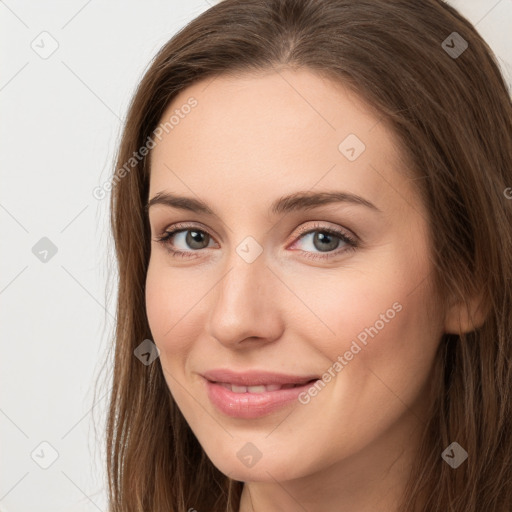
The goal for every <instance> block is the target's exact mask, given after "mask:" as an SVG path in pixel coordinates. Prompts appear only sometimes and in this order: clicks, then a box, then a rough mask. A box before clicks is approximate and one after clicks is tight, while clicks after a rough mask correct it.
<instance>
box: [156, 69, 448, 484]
mask: <svg viewBox="0 0 512 512" xmlns="http://www.w3.org/2000/svg"><path fill="white" fill-rule="evenodd" d="M191 97H193V98H194V100H195V101H194V100H189V98H191ZM186 105H194V106H193V107H190V108H189V107H187V106H186ZM176 110H177V112H176ZM173 115H174V116H175V117H174V118H173V120H172V121H171V122H170V124H168V125H167V129H166V130H163V136H162V137H161V141H158V140H157V144H156V147H155V148H154V149H153V150H152V155H151V183H150V192H149V199H150V200H151V199H154V198H158V199H157V200H155V201H152V204H151V206H150V208H149V219H150V224H151V237H152V243H151V259H150V263H149V268H148V273H147V283H146V301H147V314H148V319H149V324H150V328H151V332H152V335H153V339H154V342H155V344H156V345H157V347H158V348H159V350H160V359H161V364H162V367H163V371H164V376H165V379H166V382H167V384H168V386H169V389H170V392H171V393H172V396H173V397H174V399H175V401H176V403H177V404H178V406H179V408H180V410H181V412H182V413H183V415H184V417H185V418H186V420H187V422H188V423H189V425H190V427H191V428H192V430H193V431H194V433H195V435H196V436H197V438H198V440H199V442H200V443H201V445H202V446H203V447H204V450H205V451H206V453H207V454H208V456H209V457H210V459H211V460H212V462H213V463H214V464H215V465H216V466H217V468H218V469H220V470H221V471H222V472H223V473H225V474H227V475H229V476H230V477H232V478H234V479H236V480H242V481H268V482H272V481H274V480H278V481H284V480H291V479H295V478H301V477H305V476H308V475H313V474H320V473H321V472H322V470H327V468H330V469H329V471H330V472H331V473H330V474H334V473H333V472H332V471H333V468H334V467H339V468H340V471H342V468H343V467H346V468H347V469H346V474H347V475H348V474H349V468H352V469H353V468H354V467H355V465H356V464H357V462H356V461H359V462H361V463H362V461H363V460H365V461H366V468H367V471H369V470H368V468H369V467H370V466H371V467H380V466H379V464H380V462H379V461H381V460H382V461H385V460H387V461H388V462H389V460H390V458H396V457H395V456H398V455H399V454H401V453H402V452H403V451H404V450H405V451H407V450H408V449H411V450H412V449H413V447H414V443H413V439H415V438H414V437H413V434H412V433H413V431H415V429H416V427H418V426H419V425H420V424H421V423H422V421H423V420H424V417H423V416H422V415H423V414H424V412H425V407H426V403H427V401H426V396H427V387H428V379H429V374H430V371H431V368H432V363H433V359H434V354H435V351H436V348H437V346H438V343H439V340H440V337H441V334H442V332H443V325H442V322H441V318H442V317H441V315H440V312H439V311H438V307H437V306H436V297H435V295H434V292H433V289H432V286H431V282H432V277H433V274H432V270H433V266H432V265H433V264H432V261H431V259H430V257H429V251H430V240H429V238H428V236H429V235H428V232H427V221H426V219H427V212H426V210H425V207H424V205H423V204H422V202H421V200H420V197H419V195H418V193H417V192H416V189H415V184H414V182H413V181H411V180H410V179H408V178H407V177H406V173H405V172H404V171H405V169H403V168H402V167H401V164H400V162H399V155H398V149H397V147H396V145H395V144H394V139H393V136H392V134H391V132H390V131H389V129H387V128H386V126H385V125H384V122H383V121H381V120H379V118H378V117H377V116H376V115H375V114H374V113H373V112H372V111H371V110H370V109H369V108H368V107H367V106H366V105H365V103H363V102H362V101H361V100H360V99H358V97H356V96H354V95H353V94H350V93H349V92H348V91H347V90H346V89H345V88H344V87H343V86H342V85H339V84H335V83H333V82H331V81H328V80H325V79H322V78H320V77H319V76H318V75H315V74H314V73H312V72H308V71H292V70H285V71H281V72H279V73H268V74H261V75H252V76H249V75H246V76H243V77H241V78H240V77H238V78H233V77H231V78H229V77H227V76H219V77H216V78H215V79H213V80H211V79H210V80H208V81H203V82H200V83H196V84H194V85H193V86H191V87H189V88H187V89H186V90H184V91H181V93H180V94H179V95H178V96H177V97H176V98H175V99H174V101H173V103H172V105H171V106H169V108H168V109H167V111H166V112H165V114H164V116H163V118H162V123H164V122H166V121H169V119H170V118H171V116H173ZM166 131H167V132H168V133H166ZM161 132H162V130H160V132H158V133H161ZM171 196H172V198H175V199H176V200H175V201H171ZM181 198H186V200H185V199H181ZM173 205H174V206H173ZM198 205H202V206H201V208H199V207H198ZM177 229H179V230H181V231H179V232H178V233H176V234H174V235H173V236H172V237H170V238H168V239H167V241H166V242H165V243H164V242H163V241H162V242H159V241H157V238H161V237H163V236H165V232H167V233H169V232H171V231H172V230H177ZM170 249H174V250H177V251H182V253H181V254H178V255H176V254H173V253H172V252H170ZM229 372H233V373H229ZM312 379H313V380H316V383H315V382H313V383H308V384H305V385H301V386H298V387H295V388H291V387H290V386H291V385H292V384H304V382H305V381H310V380H312ZM214 382H216V383H214ZM223 383H224V384H225V385H224V384H223ZM285 383H288V384H289V386H285V388H282V386H283V385H284V384H285ZM233 384H234V387H232V385H233ZM244 386H245V387H244ZM262 386H270V387H262ZM279 387H281V388H280V389H276V388H279ZM228 388H229V389H228ZM162 405H164V404H162ZM368 464H370V466H368ZM333 465H337V466H333ZM337 474H339V472H338V473H337Z"/></svg>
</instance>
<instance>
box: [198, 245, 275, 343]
mask: <svg viewBox="0 0 512 512" xmlns="http://www.w3.org/2000/svg"><path fill="white" fill-rule="evenodd" d="M225 268H226V270H225V272H223V277H221V278H220V281H219V282H218V283H217V284H216V285H215V288H214V290H212V292H213V293H212V294H211V297H210V300H211V301H212V308H211V314H210V316H209V319H208V330H209V335H210V336H211V337H213V338H215V339H216V340H218V341H219V342H220V343H222V344H223V345H225V346H228V347H230V348H231V349H238V348H245V347H248V346H249V345H251V346H252V345H253V344H254V343H256V344H257V345H261V344H262V343H270V342H272V341H275V340H276V339H279V338H280V337H281V335H282V329H283V314H282V313H283V311H282V310H281V309H280V304H282V303H283V302H282V301H283V299H285V298H284V297H282V294H283V289H284V288H285V287H284V286H283V284H282V283H281V281H280V280H279V279H278V278H277V277H276V275H275V274H274V272H275V270H274V271H272V270H271V269H270V268H269V267H268V266H267V262H266V259H265V257H264V252H263V253H262V254H260V255H259V256H258V257H257V258H256V260H254V261H252V262H251V263H248V262H247V261H245V260H244V259H243V258H242V257H240V256H239V254H238V253H237V252H236V251H235V250H233V254H231V255H230V258H229V259H228V261H227V265H226V267H225ZM280 299H281V301H280Z"/></svg>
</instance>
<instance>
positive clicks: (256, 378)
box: [202, 369, 318, 386]
mask: <svg viewBox="0 0 512 512" xmlns="http://www.w3.org/2000/svg"><path fill="white" fill-rule="evenodd" d="M202 376H203V377H204V378H205V379H207V380H209V381H210V382H223V383H226V384H234V385H235V386H267V385H271V384H279V385H284V384H305V383H306V382H309V381H311V380H317V379H318V377H317V376H316V375H287V374H284V373H272V372H265V371H259V370H248V371H245V372H234V371H231V370H227V369H216V370H209V371H206V372H204V373H203V374H202Z"/></svg>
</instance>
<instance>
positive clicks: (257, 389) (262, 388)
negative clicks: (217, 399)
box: [210, 379, 317, 393]
mask: <svg viewBox="0 0 512 512" xmlns="http://www.w3.org/2000/svg"><path fill="white" fill-rule="evenodd" d="M316 380H317V379H310V380H308V381H307V382H301V383H297V384H267V385H254V386H240V385H237V384H231V383H229V382H215V381H210V382H211V383H212V384H218V385H219V386H222V387H224V388H226V389H229V390H230V391H232V392H233V393H268V392H271V391H279V390H281V389H291V388H297V387H302V386H305V385H306V384H312V383H313V382H315V381H316Z"/></svg>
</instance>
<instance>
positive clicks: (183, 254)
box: [155, 224, 358, 260]
mask: <svg viewBox="0 0 512 512" xmlns="http://www.w3.org/2000/svg"><path fill="white" fill-rule="evenodd" d="M175 228H176V229H173V230H171V231H167V230H166V231H164V232H163V233H162V234H161V235H160V236H158V237H156V238H155V241H156V242H158V243H160V244H162V245H163V246H164V247H165V249H166V250H167V251H168V252H169V253H170V254H171V255H172V256H173V257H177V258H195V257H196V256H193V255H192V254H191V253H195V252H200V251H201V250H203V249H196V250H193V249H192V250H190V251H181V250H179V249H173V248H172V247H171V244H170V240H171V238H172V237H173V236H174V235H176V234H178V233H181V232H183V231H189V230H194V231H197V232H199V233H206V234H207V235H209V236H210V237H211V235H210V234H209V233H208V232H207V231H206V230H204V229H199V228H198V227H197V226H193V225H188V224H176V226H175ZM315 232H320V233H327V234H329V235H334V236H336V237H337V238H339V239H340V240H341V241H342V242H345V243H346V244H347V246H345V247H342V248H338V249H335V250H334V251H330V252H326V253H323V254H322V253H311V252H308V251H301V252H303V253H305V255H306V258H310V259H317V260H318V259H320V260H327V259H329V258H332V257H334V256H338V255H339V254H341V253H342V252H349V251H353V250H355V249H356V248H357V247H358V241H357V239H356V238H353V237H351V236H349V235H347V234H346V233H345V232H343V231H338V230H336V229H333V228H328V227H326V226H322V225H321V224H315V225H314V226H312V227H311V226H310V227H308V228H305V229H303V230H300V232H299V235H300V236H299V239H300V238H301V237H303V236H304V235H307V234H309V233H315ZM212 238H213V237H212ZM205 249H206V248H205Z"/></svg>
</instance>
